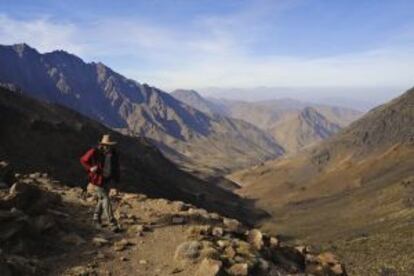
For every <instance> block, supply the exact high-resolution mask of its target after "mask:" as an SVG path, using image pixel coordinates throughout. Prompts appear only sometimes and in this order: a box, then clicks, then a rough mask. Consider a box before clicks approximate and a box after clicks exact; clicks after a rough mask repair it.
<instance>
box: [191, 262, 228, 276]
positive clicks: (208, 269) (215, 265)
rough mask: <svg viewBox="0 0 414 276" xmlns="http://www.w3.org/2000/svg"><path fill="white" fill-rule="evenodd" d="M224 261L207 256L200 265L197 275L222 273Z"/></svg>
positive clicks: (209, 275) (206, 275) (204, 275)
mask: <svg viewBox="0 0 414 276" xmlns="http://www.w3.org/2000/svg"><path fill="white" fill-rule="evenodd" d="M222 265H223V264H222V262H221V261H217V260H213V259H209V258H205V259H203V261H202V262H201V264H200V266H199V267H198V269H197V271H196V274H195V276H216V275H220V273H221V268H222Z"/></svg>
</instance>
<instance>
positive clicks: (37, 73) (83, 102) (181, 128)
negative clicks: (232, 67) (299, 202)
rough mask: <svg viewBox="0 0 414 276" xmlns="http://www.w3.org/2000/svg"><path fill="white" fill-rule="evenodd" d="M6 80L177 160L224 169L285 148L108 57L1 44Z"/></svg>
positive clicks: (0, 72)
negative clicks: (135, 76) (132, 75)
mask: <svg viewBox="0 0 414 276" xmlns="http://www.w3.org/2000/svg"><path fill="white" fill-rule="evenodd" d="M0 60H2V63H1V65H0V82H1V83H4V84H12V85H16V86H18V87H19V88H20V89H21V90H22V91H24V93H27V94H28V95H30V96H34V97H36V98H39V99H43V100H47V101H50V102H53V103H59V104H62V105H64V106H67V107H69V108H72V109H74V110H77V111H79V112H81V113H82V114H85V115H87V116H89V117H90V118H93V119H97V120H99V121H100V122H102V123H104V124H105V125H107V126H109V127H111V128H114V129H117V130H119V131H122V132H123V133H127V134H130V135H134V136H145V137H148V138H151V139H152V140H153V141H154V143H155V144H156V145H157V146H158V147H159V149H161V150H162V151H163V153H164V154H166V155H167V156H168V157H169V158H170V159H172V160H174V161H175V162H177V163H179V164H180V165H182V166H183V167H185V168H187V169H188V170H191V171H193V172H196V173H200V174H204V173H205V174H209V175H217V174H222V173H226V172H228V171H230V170H233V169H236V168H242V167H246V166H249V165H252V164H255V163H259V162H263V161H264V160H268V159H273V158H276V157H278V156H279V155H280V154H282V153H283V149H282V148H281V147H280V146H279V145H278V144H277V143H276V142H275V141H274V140H273V138H272V137H271V136H270V135H268V134H266V133H265V132H263V131H262V130H260V129H259V128H257V127H255V126H253V125H251V124H248V123H246V122H242V121H240V120H235V119H230V118H227V117H224V116H221V115H211V114H205V113H203V112H201V111H199V110H197V109H194V108H192V107H190V106H188V105H186V104H184V103H182V102H180V101H178V100H176V99H175V98H173V97H172V96H170V95H169V94H168V93H165V92H163V91H161V90H159V89H157V88H155V87H151V86H149V85H147V84H140V83H138V82H136V81H133V80H130V79H127V78H125V77H123V76H122V75H120V74H118V73H116V72H114V71H112V70H111V69H110V68H108V67H107V66H105V65H103V64H102V63H93V62H92V63H85V62H83V61H82V60H81V59H80V58H78V57H76V56H74V55H72V54H69V53H67V52H64V51H54V52H51V53H45V54H40V53H39V52H37V51H36V50H35V49H33V48H31V47H29V46H28V45H26V44H18V45H13V46H0Z"/></svg>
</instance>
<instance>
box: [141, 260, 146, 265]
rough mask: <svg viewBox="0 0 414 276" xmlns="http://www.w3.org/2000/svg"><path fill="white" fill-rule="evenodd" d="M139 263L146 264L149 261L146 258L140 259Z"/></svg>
mask: <svg viewBox="0 0 414 276" xmlns="http://www.w3.org/2000/svg"><path fill="white" fill-rule="evenodd" d="M139 264H140V265H146V264H148V261H146V260H139Z"/></svg>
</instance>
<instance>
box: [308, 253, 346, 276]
mask: <svg viewBox="0 0 414 276" xmlns="http://www.w3.org/2000/svg"><path fill="white" fill-rule="evenodd" d="M306 272H307V273H312V274H314V275H318V276H319V275H321V276H322V275H346V272H345V268H344V266H343V265H342V264H341V263H340V262H339V261H338V259H337V258H336V256H335V255H334V254H332V253H330V252H325V253H321V254H319V255H318V256H316V257H313V258H311V257H309V256H307V258H306Z"/></svg>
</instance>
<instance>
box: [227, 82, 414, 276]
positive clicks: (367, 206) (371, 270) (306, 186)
mask: <svg viewBox="0 0 414 276" xmlns="http://www.w3.org/2000/svg"><path fill="white" fill-rule="evenodd" d="M413 168H414V89H411V90H408V91H407V92H405V93H404V94H403V95H401V96H400V97H398V98H396V99H394V100H392V101H391V102H389V103H387V104H384V105H382V106H379V107H377V108H375V109H373V110H371V111H370V112H369V113H367V114H366V115H365V116H363V117H362V118H360V119H359V120H357V121H355V122H354V123H352V124H351V125H350V126H348V127H346V128H345V129H343V130H342V131H341V132H340V133H338V134H337V135H334V136H332V137H331V138H329V139H327V140H325V141H323V142H321V143H319V144H317V145H314V146H312V147H309V148H307V149H305V150H304V151H302V152H299V153H298V154H296V155H293V156H291V157H289V158H285V159H281V160H277V161H270V162H267V163H266V164H264V165H262V166H257V167H255V168H251V169H246V170H243V171H240V172H237V173H235V174H233V175H231V176H230V179H232V180H233V181H235V182H237V183H239V184H240V185H241V186H242V188H241V189H240V190H239V191H238V192H239V193H240V194H241V195H243V196H245V197H247V198H250V199H255V200H257V202H258V205H257V206H259V207H260V206H262V207H263V208H264V209H266V210H267V211H269V212H270V213H271V215H272V216H271V217H272V218H271V219H269V220H265V221H263V222H262V227H263V228H264V229H269V230H270V229H273V230H274V229H278V231H279V232H283V233H285V234H286V235H288V236H294V237H297V238H298V239H302V240H307V241H309V242H315V243H322V244H324V245H325V246H327V247H329V248H332V249H333V250H334V251H336V252H337V253H338V254H339V255H341V256H343V258H344V259H345V260H346V262H347V263H358V267H356V268H354V270H353V271H351V272H352V274H354V275H370V274H375V273H377V272H378V271H379V270H383V269H385V268H387V267H394V268H393V269H395V268H398V269H397V270H395V273H396V275H397V274H398V275H399V274H400V273H401V275H410V274H409V273H408V274H404V273H406V272H407V271H404V270H401V269H403V268H404V267H411V268H414V263H413V262H412V261H411V262H410V261H403V260H401V258H400V256H406V257H407V260H413V259H414V256H413V255H412V250H411V248H412V246H413V241H412V238H410V236H411V237H412V229H413V228H412V227H413V218H414V209H413V206H414V205H413V202H414V197H413V191H414V178H413ZM411 271H413V270H411Z"/></svg>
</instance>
